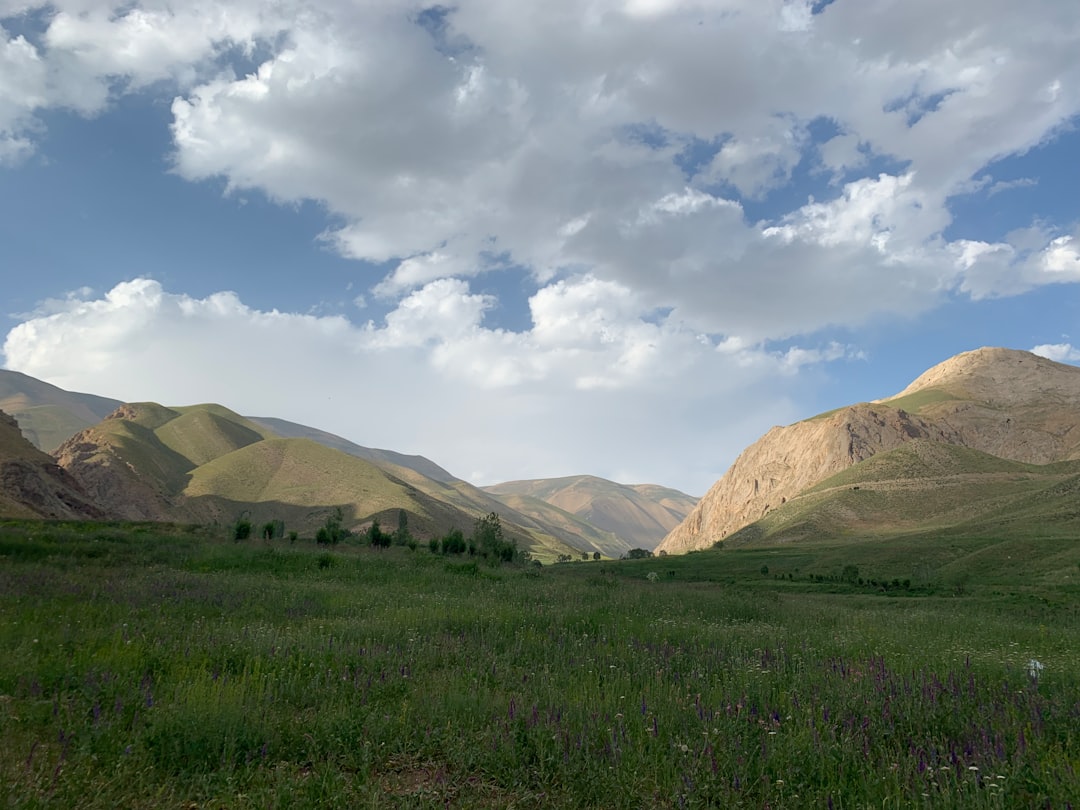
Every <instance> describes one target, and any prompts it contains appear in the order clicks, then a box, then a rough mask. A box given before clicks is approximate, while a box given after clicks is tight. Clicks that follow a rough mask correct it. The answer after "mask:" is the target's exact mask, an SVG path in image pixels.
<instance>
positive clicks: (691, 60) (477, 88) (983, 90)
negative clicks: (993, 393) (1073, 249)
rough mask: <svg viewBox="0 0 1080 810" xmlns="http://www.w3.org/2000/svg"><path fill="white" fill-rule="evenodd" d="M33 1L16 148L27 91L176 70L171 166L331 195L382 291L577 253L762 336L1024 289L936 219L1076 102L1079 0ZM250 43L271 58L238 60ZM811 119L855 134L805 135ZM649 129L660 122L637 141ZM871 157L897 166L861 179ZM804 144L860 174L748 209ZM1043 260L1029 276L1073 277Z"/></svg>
mask: <svg viewBox="0 0 1080 810" xmlns="http://www.w3.org/2000/svg"><path fill="white" fill-rule="evenodd" d="M19 7H20V8H23V7H25V8H36V9H43V8H46V7H45V6H44V4H43V3H40V2H39V3H30V4H27V3H23V4H20V5H19ZM48 8H49V9H51V11H50V12H49V14H50V16H49V17H48V27H47V29H46V31H45V34H44V36H43V38H42V44H41V49H40V50H38V49H37V48H35V46H33V45H30V44H29V43H27V42H26V41H25V40H19V39H12V38H11V37H7V38H6V41H4V43H3V47H4V51H3V54H4V56H3V57H0V58H3V59H5V60H6V61H5V63H4V64H5V66H10V70H9V71H7V73H8V74H10V75H11V76H13V77H15V79H14V80H12V81H9V82H6V83H5V88H4V89H2V90H0V94H3V93H6V94H7V95H6V97H5V96H3V95H0V156H3V159H5V160H6V161H8V162H11V161H14V160H16V159H17V158H19V157H20V156H24V155H25V154H26V153H27V152H28V150H29V149H31V148H32V146H33V141H34V126H35V122H34V121H33V115H34V113H35V111H38V110H41V109H43V108H47V107H49V106H57V105H60V106H64V105H69V106H70V105H79V104H81V107H79V109H80V110H81V111H83V112H85V113H93V112H96V111H100V110H101V109H102V108H103V107H104V106H105V104H106V103H107V99H108V96H109V94H110V93H112V94H116V93H120V92H125V91H126V90H128V89H131V88H140V87H145V86H147V85H150V84H152V83H154V82H161V81H166V80H167V81H170V82H172V87H174V88H175V90H174V91H173V92H174V94H175V95H176V98H175V101H174V102H173V105H172V111H173V115H174V122H173V128H172V132H173V137H174V141H175V148H176V151H175V156H174V158H175V166H176V171H177V172H178V173H179V174H180V175H182V176H183V177H186V178H189V179H193V180H195V179H202V178H207V177H224V178H225V179H226V180H227V182H228V185H229V187H230V188H231V189H260V190H262V191H263V192H265V193H266V194H268V195H269V196H271V197H272V198H274V199H277V200H280V201H298V200H307V199H310V200H317V201H320V202H322V203H323V204H324V205H325V206H326V207H327V209H328V211H329V212H330V213H331V214H333V215H334V216H335V217H336V218H337V219H338V220H339V221H340V222H341V223H342V224H341V225H340V226H336V227H335V228H334V229H333V230H332V231H331V232H328V233H327V234H326V237H327V239H328V240H329V241H330V242H331V243H332V244H333V245H334V246H336V248H337V249H338V250H340V251H341V252H342V253H343V254H344V255H347V256H351V257H355V258H359V259H367V260H371V261H376V262H386V261H390V262H393V263H394V264H393V269H392V270H390V272H389V274H388V275H387V277H386V278H385V279H383V280H382V281H381V283H377V284H376V285H375V289H374V292H376V294H379V295H383V296H391V297H393V296H403V295H407V294H408V293H409V292H410V291H411V290H414V289H417V288H420V287H423V286H424V285H426V284H428V283H429V282H431V281H434V280H437V279H439V278H446V277H456V278H466V277H469V276H472V275H475V274H477V273H481V272H498V271H499V270H500V269H502V268H503V267H505V266H506V265H507V264H513V265H516V266H525V267H527V268H530V269H531V270H532V271H533V273H534V275H535V277H536V279H537V280H538V281H540V282H541V283H545V282H547V281H548V280H550V279H552V278H555V277H557V276H559V275H560V274H562V273H564V272H565V271H566V270H567V269H568V268H569V269H571V270H572V272H582V271H584V272H591V273H592V274H593V275H594V276H596V277H598V278H603V279H606V280H609V281H612V282H615V283H619V284H622V285H624V286H627V287H629V288H631V289H633V290H635V291H636V292H638V293H646V294H649V295H651V296H654V297H655V298H654V300H653V302H652V303H653V304H654V305H655V306H657V307H666V308H672V309H674V310H676V311H678V312H680V314H681V315H682V316H684V317H686V318H688V319H690V320H691V321H692V322H693V323H694V325H695V327H696V328H699V329H701V330H703V331H708V332H710V333H714V334H721V335H732V334H742V333H743V332H746V333H747V334H749V335H750V336H751V337H753V338H754V339H760V338H769V337H775V338H783V337H787V336H790V335H793V334H800V333H806V332H808V331H814V330H816V329H820V328H822V327H824V326H828V325H833V324H845V325H853V326H857V325H858V324H860V323H862V322H864V321H865V319H866V317H867V313H866V311H865V310H866V306H865V302H866V300H867V299H866V296H865V289H866V287H867V286H868V285H870V283H871V282H873V283H874V284H878V283H880V281H881V280H882V279H886V286H885V288H884V289H883V290H882V293H883V294H881V295H878V296H877V297H876V300H874V301H873V302H872V305H871V309H872V310H873V311H874V312H879V313H880V312H892V313H901V314H908V313H911V312H914V311H918V310H920V309H925V308H927V307H930V306H933V305H935V304H937V303H940V302H941V301H942V300H943V299H944V297H945V296H946V295H948V294H949V292H950V291H957V290H958V291H962V292H971V293H972V294H978V295H991V294H1011V293H1012V292H1015V291H1016V290H1017V289H1020V288H1023V287H1024V285H1019V286H1018V285H1016V284H1015V283H1013V280H1012V279H1011V278H1010V277H1008V274H1005V275H1002V274H1000V273H991V272H980V273H978V277H977V278H975V279H973V280H970V279H966V278H965V272H966V270H967V268H965V267H964V266H963V264H960V265H957V263H956V256H957V254H958V253H963V251H964V249H965V248H964V246H963V245H948V244H946V243H945V242H944V240H943V238H942V233H943V232H944V230H945V228H947V226H948V225H949V224H950V222H951V213H950V210H949V197H950V195H952V194H957V193H964V192H965V191H967V190H970V189H971V188H973V178H974V177H976V176H977V175H978V174H979V173H980V172H982V171H983V169H984V167H985V166H987V165H988V164H989V163H990V162H992V161H994V160H996V159H998V158H1000V157H1002V156H1006V155H1009V154H1015V153H1019V152H1023V151H1024V150H1026V149H1029V148H1031V147H1032V146H1034V145H1036V144H1038V143H1040V142H1041V141H1043V140H1045V139H1047V138H1049V137H1052V136H1053V134H1054V133H1055V132H1056V131H1058V128H1060V127H1061V126H1062V125H1064V124H1065V123H1066V122H1068V121H1069V120H1071V119H1073V118H1074V117H1075V116H1076V115H1077V114H1080V63H1078V62H1077V60H1076V59H1075V53H1074V50H1075V49H1074V45H1075V42H1076V40H1077V38H1078V36H1080V8H1073V7H1072V6H1069V5H1068V4H1061V3H1059V2H1055V0H1034V5H1032V4H1028V5H1026V6H1023V7H1021V6H1019V5H1017V4H1015V3H1010V2H1006V1H1005V0H991V1H990V2H980V3H978V4H977V5H975V4H972V3H970V2H956V3H953V4H950V5H948V6H947V7H941V5H940V4H939V3H936V2H931V0H912V1H911V2H908V3H903V4H892V5H890V6H888V7H887V8H884V9H878V8H872V7H871V6H870V5H869V4H862V3H834V4H831V5H829V6H827V7H825V9H824V10H823V12H822V13H820V14H816V15H815V14H812V13H811V12H812V4H811V3H808V2H806V0H764V1H762V0H753V1H752V2H751V0H725V2H723V3H721V4H716V3H705V2H700V1H699V0H696V1H695V2H689V1H686V2H683V1H682V0H680V1H679V2H675V0H662V1H661V0H590V2H586V3H582V2H578V0H551V2H546V3H525V4H520V3H515V4H506V3H503V2H496V0H462V2H460V3H457V4H455V5H454V6H453V8H449V9H448V8H442V9H441V10H437V11H435V12H432V10H431V9H427V10H426V12H425V13H427V14H429V15H430V14H433V13H434V14H436V15H437V16H439V15H441V17H440V26H441V27H438V28H437V29H436V28H432V27H431V26H430V25H429V26H427V27H425V26H424V25H421V24H420V22H419V21H420V17H419V15H420V13H421V12H422V11H424V9H425V6H424V5H423V4H421V3H420V2H417V1H415V0H410V2H408V3H404V4H403V3H400V2H394V1H393V0H372V1H371V2H368V3H364V4H360V5H357V4H354V3H347V2H344V0H321V2H309V1H308V0H276V2H268V1H267V0H237V2H233V3H229V4H227V5H222V4H220V3H217V2H203V0H196V1H195V2H192V3H185V4H181V5H176V4H172V3H167V2H165V0H139V2H136V3H130V2H126V0H125V2H123V3H121V2H105V3H90V2H86V0H55V2H54V3H52V4H51V5H50V6H49V7H48ZM928 18H933V19H934V20H935V24H934V25H933V26H927V25H926V24H925V21H926V19H928ZM238 54H239V55H243V56H244V58H245V59H248V60H256V61H258V62H259V64H258V65H257V66H256V67H254V68H252V69H251V70H250V72H248V73H247V75H243V76H238V75H235V74H234V68H233V65H234V63H235V62H236V59H235V58H234V57H235V56H237V55H238ZM245 70H246V68H245ZM80 99H81V101H80ZM818 120H828V121H831V122H833V123H834V124H835V125H836V126H837V128H838V129H839V131H840V132H841V134H840V135H838V136H836V137H834V138H832V139H831V140H829V141H828V142H827V143H824V144H815V143H813V142H812V139H811V138H810V137H809V131H810V129H809V128H810V125H811V123H812V122H814V121H818ZM642 126H646V127H652V128H653V129H655V130H656V131H657V132H658V133H661V137H660V138H659V139H658V140H655V141H652V142H642V141H641V140H639V139H635V138H634V137H629V136H628V135H627V133H628V132H631V133H632V132H634V131H635V128H640V127H642ZM697 142H714V143H718V144H720V148H719V150H718V151H717V153H716V154H715V155H714V156H712V158H711V159H710V160H709V161H708V162H707V164H706V165H705V166H702V167H700V168H699V169H698V170H697V171H696V173H695V174H694V176H693V177H691V178H689V184H690V189H687V184H688V178H687V177H686V176H685V175H684V173H683V171H682V169H681V168H680V167H679V166H678V165H677V163H676V162H675V157H676V156H677V154H678V153H679V151H680V149H681V148H682V147H683V146H684V145H686V144H688V143H697ZM870 155H876V156H882V157H886V158H890V159H892V160H894V161H895V162H896V163H897V165H903V166H904V167H905V168H904V169H903V170H902V171H897V170H892V171H889V172H886V173H884V174H882V173H881V172H880V170H876V171H875V173H874V174H867V175H866V176H863V177H858V176H857V174H856V173H857V172H859V171H866V170H867V166H868V163H869V161H868V156H870ZM806 160H809V161H810V164H811V165H814V164H818V165H820V167H823V168H824V169H826V170H828V171H830V172H832V173H833V174H834V176H836V177H837V178H838V179H839V178H840V176H841V175H843V176H844V177H846V178H847V179H848V180H849V182H848V184H847V185H846V186H845V187H844V189H843V190H842V192H841V193H840V194H839V196H838V197H837V198H836V199H834V200H827V201H822V202H816V203H809V204H806V205H804V206H800V207H798V208H793V209H790V210H787V211H786V212H783V213H782V214H781V215H780V216H777V217H776V218H774V220H773V221H771V222H763V223H752V222H747V221H744V220H743V218H742V216H741V208H739V207H738V203H739V200H738V199H732V200H724V199H722V197H721V196H720V195H719V194H718V193H717V184H720V183H722V184H726V185H725V186H724V187H725V188H730V189H733V190H734V191H737V192H738V194H739V195H740V196H741V197H742V198H744V199H747V200H750V199H755V198H761V197H763V196H764V195H767V194H768V193H769V192H770V191H771V190H774V189H776V188H781V187H784V186H786V185H787V184H789V183H790V180H791V177H792V173H793V171H794V170H795V168H796V166H798V165H799V164H800V163H801V162H802V161H806ZM853 175H855V176H853ZM692 195H696V196H692ZM658 201H660V202H658ZM664 201H682V202H684V203H689V202H692V203H693V205H694V207H693V209H692V210H690V209H686V210H679V211H664V209H663V208H662V205H663V203H664ZM703 203H707V205H703ZM722 204H729V205H728V207H727V208H724V207H723V205H722ZM658 205H660V206H661V207H659V208H658V207H657V206H658ZM650 209H651V210H653V212H654V213H671V214H678V216H674V215H673V216H670V217H663V216H656V217H653V218H651V219H650V218H649V217H643V216H642V212H647V211H649V210H650ZM1068 224H1069V223H1059V225H1062V226H1065V225H1068ZM777 237H783V240H782V242H781V243H779V244H778V243H777V241H776V239H777ZM1043 247H1046V246H1043ZM1054 255H1058V254H1054ZM492 257H500V258H498V259H493V258H492ZM1054 261H1055V260H1054V259H1053V256H1051V255H1050V254H1048V262H1049V263H1048V264H1047V265H1046V267H1045V269H1046V271H1047V272H1046V273H1044V274H1042V275H1039V274H1037V273H1035V274H1033V273H1028V274H1026V275H1025V277H1024V279H1025V282H1024V283H1025V284H1027V285H1030V284H1036V283H1045V282H1048V281H1054V280H1056V281H1060V280H1064V279H1065V278H1071V277H1072V274H1071V271H1069V270H1068V268H1069V265H1068V262H1066V264H1065V268H1066V271H1068V272H1064V273H1063V272H1061V271H1060V270H1055V268H1056V267H1057V265H1056V264H1054V263H1053V262H1054ZM1051 271H1053V272H1056V275H1054V274H1053V273H1052V272H1051ZM886 274H887V278H886ZM792 279H796V280H795V283H788V282H790V281H791V280H792ZM777 281H783V282H785V283H775V282H777ZM996 281H1001V282H1002V286H1000V287H994V286H993V285H994V283H996ZM808 287H812V288H814V290H816V293H815V294H814V295H813V296H811V297H810V298H809V299H808V298H807V296H806V290H807V288H808ZM976 291H977V292H976ZM766 292H767V294H765V293H766ZM894 292H895V293H898V294H895V295H894V294H893V293H894ZM818 305H820V306H818ZM793 311H798V317H797V318H796V319H795V320H794V321H791V320H789V315H790V314H791V313H792V312H793Z"/></svg>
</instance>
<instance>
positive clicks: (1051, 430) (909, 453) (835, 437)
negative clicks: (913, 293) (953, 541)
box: [659, 348, 1080, 553]
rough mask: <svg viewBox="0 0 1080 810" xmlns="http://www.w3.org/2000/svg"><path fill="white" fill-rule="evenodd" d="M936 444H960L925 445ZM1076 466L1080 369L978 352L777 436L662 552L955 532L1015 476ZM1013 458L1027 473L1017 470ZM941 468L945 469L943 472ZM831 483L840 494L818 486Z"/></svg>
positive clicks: (752, 450) (1000, 499)
mask: <svg viewBox="0 0 1080 810" xmlns="http://www.w3.org/2000/svg"><path fill="white" fill-rule="evenodd" d="M909 445H910V446H911V447H909ZM934 445H943V446H948V447H952V448H956V449H955V450H941V449H940V448H938V449H927V448H930V447H933V446H934ZM914 448H918V450H917V451H916V449H914ZM900 450H903V452H898V451H900ZM1077 459H1080V368H1076V367H1074V366H1068V365H1064V364H1061V363H1055V362H1052V361H1050V360H1047V359H1045V358H1042V357H1038V356H1036V355H1033V354H1031V353H1029V352H1022V351H1014V350H1009V349H999V348H984V349H978V350H976V351H972V352H965V353H963V354H960V355H957V356H956V357H953V358H950V359H949V360H946V361H945V362H943V363H941V364H939V365H937V366H935V367H934V368H932V369H930V370H928V371H927V372H925V373H924V374H922V375H920V376H919V378H918V379H916V380H915V381H914V382H912V383H911V385H909V386H908V387H907V388H905V389H904V390H903V391H901V392H900V393H899V394H897V395H895V396H892V397H888V398H885V399H881V400H877V401H875V402H869V403H860V404H857V405H852V406H849V407H846V408H840V409H838V410H835V411H830V412H828V413H824V414H820V415H818V416H815V417H812V418H810V419H807V420H804V421H802V422H797V423H795V424H793V425H789V426H787V427H776V428H773V429H772V430H770V431H769V432H768V433H766V434H765V435H764V436H763V437H762V438H761V439H759V440H758V441H757V442H755V443H754V444H752V445H750V447H748V448H747V449H746V450H744V451H743V453H742V454H741V455H740V456H739V457H738V458H737V459H736V461H735V463H734V464H733V465H732V466H731V468H730V469H729V470H728V471H727V472H726V473H725V474H724V476H723V477H722V478H721V479H720V480H719V481H718V482H717V483H716V484H715V485H714V486H713V487H712V488H711V489H710V490H709V492H708V493H707V494H706V495H705V497H704V498H703V499H702V500H701V502H700V503H699V504H698V505H697V506H696V507H695V508H694V510H693V511H692V512H691V513H690V514H689V515H688V516H687V518H686V520H684V521H683V522H682V523H681V524H680V525H679V526H678V527H676V528H675V529H674V530H673V531H672V532H671V533H669V534H668V535H667V537H665V538H664V540H663V542H662V543H661V544H660V546H659V549H661V550H664V551H667V552H670V553H680V552H685V551H691V550H694V549H698V548H706V547H709V546H711V545H713V544H714V543H716V542H717V541H720V540H725V541H726V540H728V539H731V540H732V541H733V542H742V543H745V542H750V541H752V540H754V541H766V540H769V539H772V540H782V539H786V540H793V539H798V538H801V537H814V536H821V535H823V534H828V533H830V532H836V533H842V532H846V531H855V530H858V531H870V532H873V531H874V527H878V529H879V530H881V531H894V530H902V529H903V530H911V531H914V530H916V529H917V528H918V527H920V526H922V527H926V528H929V527H935V526H936V527H941V526H946V525H957V524H958V523H964V522H966V521H968V520H978V519H982V518H983V517H985V516H986V514H988V513H989V512H992V511H993V509H994V508H996V507H995V504H996V505H998V506H1001V508H1007V507H1006V506H1002V505H1003V504H1007V503H1008V500H1007V499H1008V498H1009V497H1011V496H1012V495H1019V494H1023V493H1024V492H1025V486H1027V484H1025V482H1031V481H1035V482H1037V483H1034V484H1031V486H1033V487H1035V489H1038V488H1039V486H1044V487H1052V486H1055V485H1057V483H1059V482H1058V481H1057V479H1056V478H1055V476H1057V475H1058V474H1059V471H1058V469H1057V468H1056V467H1047V465H1053V464H1056V463H1061V462H1069V461H1075V460H1077ZM869 460H873V463H870V461H869ZM1013 462H1016V463H1020V464H1022V465H1032V468H1031V469H1028V470H1027V471H1026V472H1023V473H1021V472H1020V471H1019V470H1018V469H1016V468H1014V467H1010V466H1009V465H1010V463H1013ZM943 465H944V466H943ZM1037 467H1042V468H1044V469H1036V468H1037ZM905 469H906V470H909V472H907V473H903V474H901V472H902V470H905ZM942 469H948V470H950V472H949V473H948V475H947V476H944V478H943V476H942V474H941V470H942ZM912 471H913V472H912ZM1068 474H1069V468H1066V469H1064V471H1062V472H1061V475H1064V476H1065V477H1066V478H1067V477H1068ZM845 475H847V476H848V477H847V478H844V476H845ZM834 476H839V477H838V478H833V477H834ZM863 476H869V477H868V478H866V480H865V481H864V480H863V478H862V477H863ZM883 476H884V477H883ZM889 476H892V477H889ZM1010 476H1012V477H1011V478H1010ZM945 479H947V480H948V485H947V486H946V485H945V483H944V482H945ZM834 480H835V481H840V482H845V481H846V483H847V484H848V485H849V486H848V488H847V489H846V490H844V489H843V488H842V487H841V488H838V487H839V485H837V486H832V485H831V484H828V483H825V482H831V481H834ZM901 482H906V483H901ZM962 482H966V483H963V484H962V486H961V483H962ZM856 486H857V487H859V488H858V489H857V490H856V489H853V487H856ZM957 487H960V488H959V489H958V488H957ZM822 488H824V489H822ZM950 493H951V494H952V495H956V493H962V494H963V497H962V498H961V500H962V501H966V503H967V506H966V508H968V510H969V511H968V512H964V511H963V510H961V511H959V512H953V513H950V512H949V510H948V509H946V508H945V504H946V503H947V502H948V497H951V495H950ZM947 496H948V497H947ZM943 498H945V499H946V500H944V501H943V500H942V499H943ZM815 499H816V500H815ZM875 503H878V505H877V506H875ZM904 504H909V505H910V506H909V507H905V506H904ZM978 504H981V506H978V508H977V505H978ZM983 507H985V508H983ZM972 510H973V511H972Z"/></svg>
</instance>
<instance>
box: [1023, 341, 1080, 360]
mask: <svg viewBox="0 0 1080 810" xmlns="http://www.w3.org/2000/svg"><path fill="white" fill-rule="evenodd" d="M1031 351H1032V353H1033V354H1037V355H1039V356H1040V357H1045V358H1046V359H1047V360H1055V361H1057V362H1058V363H1080V349H1078V348H1076V347H1075V346H1073V345H1072V344H1071V343H1043V344H1041V345H1039V346H1036V347H1035V348H1033V349H1032V350H1031Z"/></svg>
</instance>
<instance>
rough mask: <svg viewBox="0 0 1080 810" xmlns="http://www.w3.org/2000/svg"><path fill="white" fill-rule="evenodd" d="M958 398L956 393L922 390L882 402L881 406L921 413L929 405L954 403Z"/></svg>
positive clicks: (940, 389)
mask: <svg viewBox="0 0 1080 810" xmlns="http://www.w3.org/2000/svg"><path fill="white" fill-rule="evenodd" d="M959 398H960V397H958V396H957V394H956V393H952V392H949V391H946V390H944V389H942V388H923V389H922V390H919V391H916V392H914V393H912V394H907V395H906V396H902V397H896V398H895V399H887V400H884V401H883V402H882V404H883V405H888V406H889V407H891V408H899V409H901V410H905V411H907V412H908V413H921V412H922V411H923V410H924V409H926V408H927V407H928V406H930V405H937V404H938V403H941V402H955V401H956V400H957V399H959Z"/></svg>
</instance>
